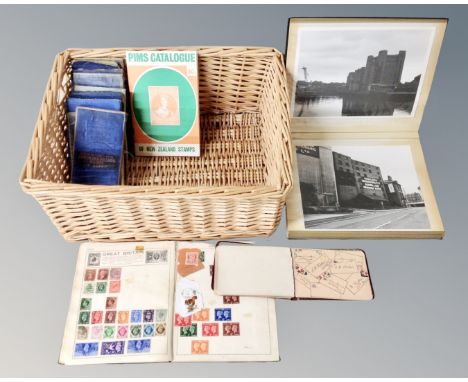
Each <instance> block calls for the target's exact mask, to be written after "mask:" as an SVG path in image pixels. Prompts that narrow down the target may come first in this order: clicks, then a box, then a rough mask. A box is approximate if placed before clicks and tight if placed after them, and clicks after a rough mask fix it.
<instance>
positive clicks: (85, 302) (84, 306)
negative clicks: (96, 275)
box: [80, 298, 91, 310]
mask: <svg viewBox="0 0 468 382" xmlns="http://www.w3.org/2000/svg"><path fill="white" fill-rule="evenodd" d="M90 309H91V299H90V298H82V299H81V303H80V310H90Z"/></svg>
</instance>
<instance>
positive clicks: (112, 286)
mask: <svg viewBox="0 0 468 382" xmlns="http://www.w3.org/2000/svg"><path fill="white" fill-rule="evenodd" d="M119 292H120V280H112V281H109V293H119Z"/></svg>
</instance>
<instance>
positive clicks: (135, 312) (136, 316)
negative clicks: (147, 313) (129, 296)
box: [130, 309, 142, 322]
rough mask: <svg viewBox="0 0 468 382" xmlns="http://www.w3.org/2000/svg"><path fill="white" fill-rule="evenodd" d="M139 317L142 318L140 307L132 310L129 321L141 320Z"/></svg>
mask: <svg viewBox="0 0 468 382" xmlns="http://www.w3.org/2000/svg"><path fill="white" fill-rule="evenodd" d="M141 319H142V313H141V310H140V309H138V310H132V314H131V317H130V321H131V322H141Z"/></svg>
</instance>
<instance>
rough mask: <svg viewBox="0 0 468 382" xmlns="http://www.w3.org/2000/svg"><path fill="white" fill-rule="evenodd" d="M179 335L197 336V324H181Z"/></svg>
mask: <svg viewBox="0 0 468 382" xmlns="http://www.w3.org/2000/svg"><path fill="white" fill-rule="evenodd" d="M180 336H181V337H196V336H197V324H192V325H190V326H181V327H180Z"/></svg>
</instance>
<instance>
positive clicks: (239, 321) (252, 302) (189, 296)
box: [173, 243, 279, 362]
mask: <svg viewBox="0 0 468 382" xmlns="http://www.w3.org/2000/svg"><path fill="white" fill-rule="evenodd" d="M214 249H215V248H214V246H212V245H210V244H205V243H178V245H177V255H176V256H177V258H176V287H175V296H174V318H173V319H174V334H173V336H174V342H173V354H174V361H189V362H194V361H278V360H279V354H278V339H277V327H276V312H275V302H274V300H273V299H271V298H264V297H244V296H242V297H239V296H218V295H216V294H215V293H214V292H213V290H212V287H211V284H212V275H213V270H214ZM239 282H242V281H241V280H239Z"/></svg>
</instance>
